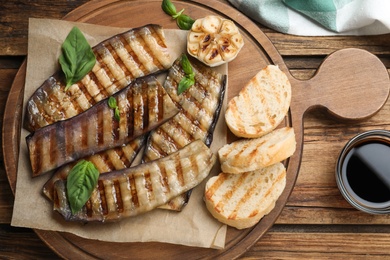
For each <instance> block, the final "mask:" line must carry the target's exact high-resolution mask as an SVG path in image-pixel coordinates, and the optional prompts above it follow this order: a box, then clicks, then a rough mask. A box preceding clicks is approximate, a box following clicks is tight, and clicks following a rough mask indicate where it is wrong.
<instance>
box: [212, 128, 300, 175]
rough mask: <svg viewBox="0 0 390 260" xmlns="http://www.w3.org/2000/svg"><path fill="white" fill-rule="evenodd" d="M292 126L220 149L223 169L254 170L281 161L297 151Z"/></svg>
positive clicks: (231, 171) (228, 171)
mask: <svg viewBox="0 0 390 260" xmlns="http://www.w3.org/2000/svg"><path fill="white" fill-rule="evenodd" d="M295 149H296V140H295V134H294V129H293V128H292V127H283V128H278V129H275V130H274V131H272V132H271V133H268V134H266V135H264V136H262V137H259V138H253V139H242V140H238V141H235V142H233V143H231V144H226V145H224V146H223V147H222V148H221V149H219V151H218V156H219V161H220V163H221V169H222V171H223V172H226V173H243V172H248V171H254V170H257V169H260V168H264V167H267V166H270V165H272V164H274V163H277V162H281V161H283V160H285V159H287V158H288V157H290V156H291V155H293V153H294V152H295Z"/></svg>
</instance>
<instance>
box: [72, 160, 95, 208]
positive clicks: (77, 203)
mask: <svg viewBox="0 0 390 260" xmlns="http://www.w3.org/2000/svg"><path fill="white" fill-rule="evenodd" d="M98 178H99V171H98V169H97V168H96V166H95V165H94V164H93V163H92V162H90V161H86V160H81V161H80V162H78V163H77V164H76V165H75V166H74V167H73V168H72V169H71V170H70V172H69V175H68V177H67V179H66V190H67V193H68V200H69V204H70V209H71V210H72V214H75V213H77V212H79V211H80V210H81V208H82V207H83V206H84V205H85V203H86V202H87V201H88V199H89V198H90V197H91V194H92V191H93V190H94V189H95V187H96V185H97V182H98Z"/></svg>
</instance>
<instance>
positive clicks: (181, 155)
mask: <svg viewBox="0 0 390 260" xmlns="http://www.w3.org/2000/svg"><path fill="white" fill-rule="evenodd" d="M215 161H216V156H215V155H214V153H213V152H212V151H211V150H210V149H209V148H208V147H207V146H206V145H205V144H204V143H203V142H202V141H201V140H197V141H194V142H192V143H190V144H189V145H187V146H185V147H183V148H182V149H180V150H178V151H177V152H175V153H172V154H170V155H168V156H167V157H164V158H160V159H158V160H154V161H151V162H148V163H143V164H139V165H138V166H135V167H130V168H127V169H123V170H120V171H113V172H110V173H106V174H101V175H100V176H99V179H98V185H97V188H95V189H94V190H93V192H92V195H91V197H90V198H89V200H88V201H87V202H86V204H85V205H84V207H83V208H82V209H81V211H80V212H78V213H75V214H72V211H71V209H70V206H69V202H68V197H67V192H66V180H58V181H56V182H55V184H54V209H55V210H56V211H58V212H59V213H60V214H61V215H62V216H63V217H64V218H65V220H69V221H83V222H88V221H102V222H104V221H115V220H119V219H122V218H124V217H131V216H136V215H139V214H142V213H145V212H148V211H151V210H153V209H155V208H156V207H158V206H160V205H163V204H164V203H166V202H167V201H169V200H170V199H172V198H174V197H176V196H178V195H179V194H182V193H184V192H186V191H188V190H190V189H192V188H194V187H195V186H197V185H198V184H199V183H201V182H202V181H203V180H204V179H205V178H206V177H207V176H208V174H209V173H210V171H211V169H212V167H213V165H214V163H215Z"/></svg>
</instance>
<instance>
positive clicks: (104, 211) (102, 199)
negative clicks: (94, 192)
mask: <svg viewBox="0 0 390 260" xmlns="http://www.w3.org/2000/svg"><path fill="white" fill-rule="evenodd" d="M98 189H99V194H100V205H101V207H102V214H103V215H107V213H108V208H107V200H106V195H105V189H104V183H103V182H102V181H101V180H98Z"/></svg>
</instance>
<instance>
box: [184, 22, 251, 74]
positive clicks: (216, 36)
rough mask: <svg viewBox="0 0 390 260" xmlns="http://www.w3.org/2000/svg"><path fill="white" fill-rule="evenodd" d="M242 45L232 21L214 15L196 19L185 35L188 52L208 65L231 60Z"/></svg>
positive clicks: (242, 41) (241, 39) (212, 65)
mask: <svg viewBox="0 0 390 260" xmlns="http://www.w3.org/2000/svg"><path fill="white" fill-rule="evenodd" d="M243 46H244V40H243V38H242V36H241V34H240V32H239V30H238V28H237V26H236V25H235V24H234V22H232V21H231V20H228V19H224V18H222V17H219V16H214V15H209V16H206V17H204V18H201V19H198V20H196V21H195V22H194V24H193V25H192V28H191V30H190V31H189V33H188V36H187V51H188V53H189V54H190V55H191V56H193V57H195V58H197V59H199V60H200V61H202V62H203V63H204V64H206V65H208V66H210V67H215V66H218V65H221V64H223V63H226V62H229V61H232V60H233V59H234V58H235V57H236V56H237V54H238V53H239V51H240V50H241V48H242V47H243Z"/></svg>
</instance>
